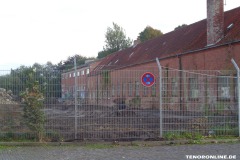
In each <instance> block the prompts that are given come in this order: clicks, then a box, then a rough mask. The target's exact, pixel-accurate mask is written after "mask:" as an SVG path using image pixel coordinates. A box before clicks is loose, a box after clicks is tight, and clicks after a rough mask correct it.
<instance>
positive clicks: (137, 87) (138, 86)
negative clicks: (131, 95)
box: [135, 82, 140, 96]
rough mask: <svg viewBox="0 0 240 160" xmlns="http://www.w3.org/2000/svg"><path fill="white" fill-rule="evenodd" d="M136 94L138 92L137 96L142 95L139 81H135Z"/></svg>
mask: <svg viewBox="0 0 240 160" xmlns="http://www.w3.org/2000/svg"><path fill="white" fill-rule="evenodd" d="M135 85H136V86H135V94H136V96H139V95H140V93H139V92H140V84H139V82H136V83H135Z"/></svg>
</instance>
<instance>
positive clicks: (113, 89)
mask: <svg viewBox="0 0 240 160" xmlns="http://www.w3.org/2000/svg"><path fill="white" fill-rule="evenodd" d="M112 96H113V97H114V96H115V88H114V85H112Z"/></svg>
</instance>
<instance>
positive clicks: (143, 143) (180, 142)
mask: <svg viewBox="0 0 240 160" xmlns="http://www.w3.org/2000/svg"><path fill="white" fill-rule="evenodd" d="M239 142H240V139H239V138H234V139H203V140H173V141H131V142H118V141H114V142H104V141H102V142H91V141H82V142H43V143H39V142H0V146H85V145H91V144H105V145H115V146H148V147H151V146H164V145H184V144H211V143H214V144H216V143H239Z"/></svg>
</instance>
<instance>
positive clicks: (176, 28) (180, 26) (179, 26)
mask: <svg viewBox="0 0 240 160" xmlns="http://www.w3.org/2000/svg"><path fill="white" fill-rule="evenodd" d="M186 26H187V24H182V25H178V26H177V27H175V28H174V31H176V30H178V29H181V28H183V27H186Z"/></svg>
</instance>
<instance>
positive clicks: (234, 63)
mask: <svg viewBox="0 0 240 160" xmlns="http://www.w3.org/2000/svg"><path fill="white" fill-rule="evenodd" d="M231 61H232V63H233V65H234V67H235V68H236V70H237V87H238V88H237V93H238V137H240V86H239V83H240V79H239V78H240V77H239V76H240V75H239V73H240V69H239V67H238V65H237V63H236V62H235V61H234V59H232V60H231Z"/></svg>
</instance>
